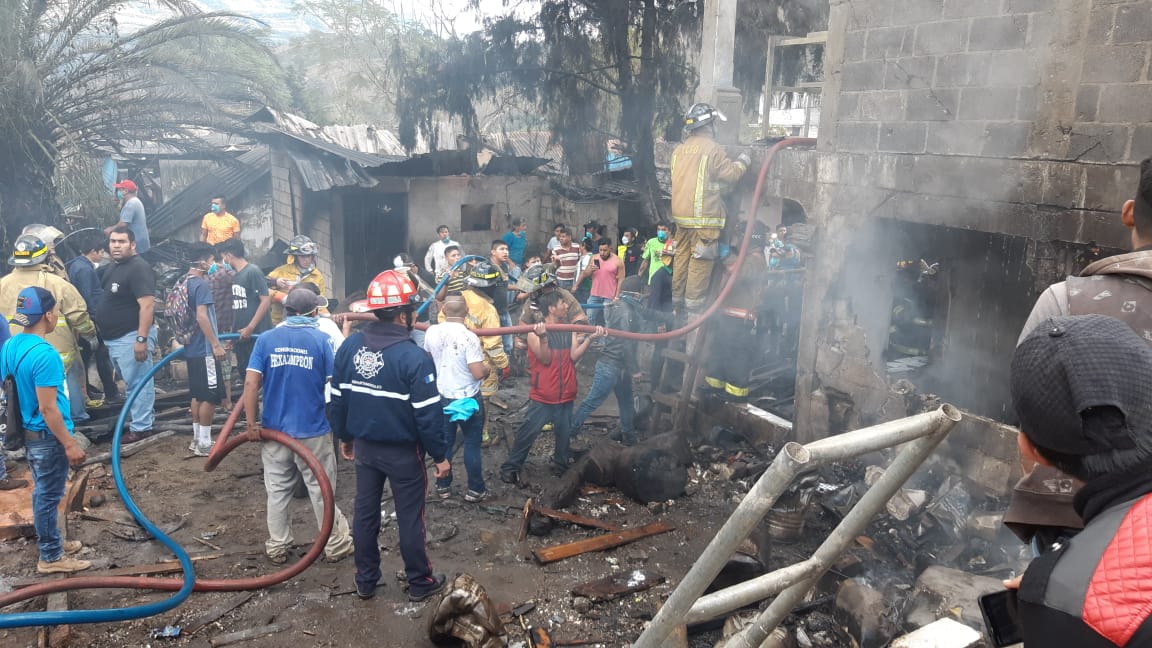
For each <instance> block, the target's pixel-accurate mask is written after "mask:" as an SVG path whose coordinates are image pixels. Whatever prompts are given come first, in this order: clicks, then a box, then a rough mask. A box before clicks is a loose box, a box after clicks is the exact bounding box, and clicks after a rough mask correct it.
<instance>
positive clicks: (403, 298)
mask: <svg viewBox="0 0 1152 648" xmlns="http://www.w3.org/2000/svg"><path fill="white" fill-rule="evenodd" d="M420 302H421V299H420V294H419V293H417V292H416V284H414V283H412V279H411V278H409V277H408V273H407V272H404V271H401V270H385V271H384V272H381V273H380V274H378V275H376V278H375V279H373V280H372V283H370V284H368V298H367V299H363V300H361V301H358V302H356V303H354V304H352V305H351V307H350V308H351V310H352V311H353V312H359V313H365V312H368V311H374V310H381V309H384V308H400V307H402V306H416V305H419V304H420Z"/></svg>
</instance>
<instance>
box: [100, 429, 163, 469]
mask: <svg viewBox="0 0 1152 648" xmlns="http://www.w3.org/2000/svg"><path fill="white" fill-rule="evenodd" d="M173 434H176V431H175V430H165V431H163V432H157V433H156V434H153V435H152V436H150V437H148V438H147V439H141V440H139V441H137V442H136V443H129V444H128V445H123V446H120V457H121V458H124V457H131V456H132V455H134V454H136V453H137V452H140V451H141V450H143V449H144V448H147V447H148V446H150V445H153V444H154V443H156V442H158V441H160V440H161V439H167V438H168V437H170V436H172V435H173ZM105 461H112V453H111V452H103V453H101V454H98V455H95V456H92V457H88V458H87V459H85V460H84V463H82V464H80V465H81V467H83V466H90V465H92V464H96V463H103V462H105Z"/></svg>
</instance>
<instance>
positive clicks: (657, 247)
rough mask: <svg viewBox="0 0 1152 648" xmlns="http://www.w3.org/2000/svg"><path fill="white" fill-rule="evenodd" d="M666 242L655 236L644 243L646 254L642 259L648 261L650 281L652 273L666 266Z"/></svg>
mask: <svg viewBox="0 0 1152 648" xmlns="http://www.w3.org/2000/svg"><path fill="white" fill-rule="evenodd" d="M663 252H664V242H663V241H661V240H660V239H658V238H656V237H655V236H653V237H652V238H650V239H648V242H647V243H645V244H644V254H643V256H641V257H640V258H641V259H645V260H647V261H648V283H652V275H654V274H656V272H657V271H658V270H660V269H661V268H663V267H664V259H663V258H662V256H663V255H662V253H663Z"/></svg>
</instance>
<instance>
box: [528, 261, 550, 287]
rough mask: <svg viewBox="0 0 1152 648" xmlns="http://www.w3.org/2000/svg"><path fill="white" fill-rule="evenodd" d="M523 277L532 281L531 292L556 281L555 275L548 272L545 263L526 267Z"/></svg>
mask: <svg viewBox="0 0 1152 648" xmlns="http://www.w3.org/2000/svg"><path fill="white" fill-rule="evenodd" d="M524 278H525V279H527V280H528V281H530V282H531V283H532V286H533V292H535V291H536V290H540V289H541V288H543V287H544V286H547V285H549V284H551V283H555V282H556V275H554V274H552V273H551V272H549V271H548V267H547V266H545V265H536V266H532V267H531V268H528V271H527V272H525V273H524Z"/></svg>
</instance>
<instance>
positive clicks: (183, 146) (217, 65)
mask: <svg viewBox="0 0 1152 648" xmlns="http://www.w3.org/2000/svg"><path fill="white" fill-rule="evenodd" d="M130 3H131V0H5V1H4V2H3V3H0V21H2V24H4V25H5V28H4V29H3V30H0V88H2V89H3V90H2V91H0V216H2V219H0V220H2V221H3V223H4V224H5V226H6V228H7V230H8V231H7V235H8V238H9V239H11V238H12V237H13V233H14V232H18V231H19V229H20V228H22V227H23V226H24V225H26V224H28V223H31V222H45V223H54V222H55V221H56V219H57V215H58V214H59V211H60V209H59V206H58V204H57V199H56V191H55V175H56V172H57V169H58V168H59V166H60V164H61V163H62V162H63V161H65V160H66V159H67V158H68V157H69V156H72V155H81V154H91V153H93V152H103V153H104V154H107V152H109V151H119V150H121V149H122V148H123V147H124V146H125V145H126V144H139V143H156V144H159V145H165V146H168V147H171V149H173V150H177V151H197V150H200V151H206V150H211V149H212V146H211V145H210V144H209V143H208V142H207V141H205V134H206V133H207V132H209V131H211V132H215V133H236V132H240V131H241V130H242V128H243V125H242V118H243V117H245V116H247V115H250V114H252V113H253V112H255V111H256V110H257V109H258V108H259V107H262V106H264V105H278V104H280V103H281V102H282V101H283V100H284V97H285V88H284V83H283V78H282V72H281V70H280V68H279V66H278V65H277V64H276V62H275V59H274V58H273V57H272V56H271V53H270V52H269V51H268V49H267V48H266V47H265V46H264V44H263V42H262V40H261V27H262V25H261V24H260V23H257V22H256V21H254V20H252V19H249V18H245V17H243V16H240V15H236V14H231V13H202V12H200V10H199V9H198V8H196V6H195V5H193V4H192V3H190V2H187V1H186V0H158V3H159V4H160V6H162V7H163V8H164V9H165V10H166V13H167V17H165V18H163V19H161V20H160V21H159V22H156V23H154V24H151V25H149V26H146V27H143V28H141V29H138V30H136V31H132V32H128V33H126V30H122V29H121V27H120V25H119V24H118V22H117V19H116V15H117V12H118V11H119V10H121V9H123V8H124V7H125V6H126V5H129V4H130Z"/></svg>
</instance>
